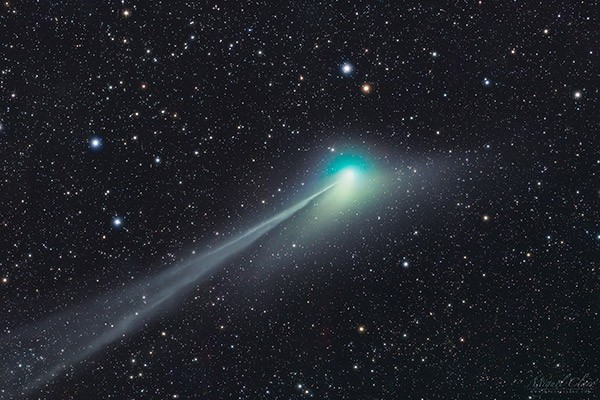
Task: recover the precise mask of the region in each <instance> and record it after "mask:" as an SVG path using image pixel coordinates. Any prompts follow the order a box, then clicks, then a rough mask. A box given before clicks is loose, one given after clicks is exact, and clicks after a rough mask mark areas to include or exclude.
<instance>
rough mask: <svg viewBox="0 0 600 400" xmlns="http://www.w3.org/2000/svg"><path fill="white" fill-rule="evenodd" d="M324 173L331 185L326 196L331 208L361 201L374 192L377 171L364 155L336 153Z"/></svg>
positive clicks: (338, 207)
mask: <svg viewBox="0 0 600 400" xmlns="http://www.w3.org/2000/svg"><path fill="white" fill-rule="evenodd" d="M325 175H326V179H327V180H328V181H329V182H331V184H332V185H333V187H332V188H331V191H330V193H329V194H328V196H327V197H328V199H327V200H328V201H327V202H328V203H330V205H331V206H332V207H333V208H337V209H340V206H344V205H349V204H351V203H361V202H362V201H364V200H365V199H366V198H368V197H370V196H372V195H374V194H375V190H374V189H375V188H376V187H377V178H378V173H377V170H376V168H375V164H374V163H373V162H372V161H371V160H369V159H368V158H367V157H366V156H364V155H361V154H341V155H338V156H337V157H335V158H334V159H332V160H330V162H329V164H328V165H327V168H326V172H325Z"/></svg>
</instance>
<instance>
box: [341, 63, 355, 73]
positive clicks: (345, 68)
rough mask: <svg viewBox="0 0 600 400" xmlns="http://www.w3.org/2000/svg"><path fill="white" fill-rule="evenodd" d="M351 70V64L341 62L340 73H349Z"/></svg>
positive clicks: (352, 68)
mask: <svg viewBox="0 0 600 400" xmlns="http://www.w3.org/2000/svg"><path fill="white" fill-rule="evenodd" d="M352 71H354V67H353V66H352V64H350V63H343V64H342V73H343V74H344V75H350V74H351V73H352Z"/></svg>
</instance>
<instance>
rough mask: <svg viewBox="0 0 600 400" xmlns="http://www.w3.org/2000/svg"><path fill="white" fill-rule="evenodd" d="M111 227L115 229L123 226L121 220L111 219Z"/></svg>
mask: <svg viewBox="0 0 600 400" xmlns="http://www.w3.org/2000/svg"><path fill="white" fill-rule="evenodd" d="M112 226H114V227H115V228H120V227H121V226H123V218H121V217H113V219H112Z"/></svg>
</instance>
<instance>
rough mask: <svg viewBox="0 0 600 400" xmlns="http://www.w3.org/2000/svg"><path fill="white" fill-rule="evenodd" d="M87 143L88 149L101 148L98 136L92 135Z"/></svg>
mask: <svg viewBox="0 0 600 400" xmlns="http://www.w3.org/2000/svg"><path fill="white" fill-rule="evenodd" d="M88 143H89V145H90V149H92V150H93V151H100V150H102V145H103V143H102V138H101V137H99V136H92V137H91V138H90V140H89V141H88Z"/></svg>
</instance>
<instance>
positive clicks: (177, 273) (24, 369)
mask: <svg viewBox="0 0 600 400" xmlns="http://www.w3.org/2000/svg"><path fill="white" fill-rule="evenodd" d="M334 185H335V183H334V184H332V185H330V186H328V187H326V188H325V189H323V190H321V191H319V192H317V193H315V194H313V195H311V196H309V197H308V198H306V199H304V200H302V201H300V202H299V203H297V204H295V205H293V206H292V207H290V208H288V209H286V210H284V211H281V212H280V213H278V214H277V215H275V216H274V217H272V218H270V219H268V220H266V221H264V222H262V223H260V224H258V225H256V226H255V227H253V228H251V229H249V230H248V231H247V232H245V233H244V234H241V235H239V236H237V237H236V238H234V239H232V240H230V241H229V242H227V243H225V244H224V245H222V246H221V247H219V248H217V249H216V250H212V251H209V252H207V253H205V254H203V255H200V256H198V257H195V258H193V259H191V260H189V261H186V262H183V263H180V264H177V265H174V266H173V267H171V268H169V269H168V270H166V271H164V272H161V273H159V274H157V275H155V276H153V277H151V278H149V279H147V280H145V281H144V282H141V283H137V284H131V285H129V286H127V287H124V288H121V289H120V290H117V291H115V292H111V293H107V294H105V295H103V296H100V297H97V298H95V299H94V300H92V301H90V302H87V303H84V304H81V305H79V306H76V307H73V308H71V309H68V310H66V311H63V312H60V313H57V314H56V315H53V316H51V317H50V318H48V319H46V320H43V321H39V322H36V323H33V324H32V325H30V326H26V327H24V328H21V329H18V330H17V331H14V332H10V333H7V334H4V335H3V336H2V342H1V344H0V357H2V359H3V360H4V361H5V364H4V365H5V368H3V371H2V372H1V373H0V374H1V375H0V376H1V377H2V378H1V379H0V381H2V382H4V383H5V384H4V385H3V386H0V394H7V395H19V394H21V395H24V394H25V393H27V392H31V391H33V390H35V389H37V388H39V387H41V386H42V385H44V384H46V383H48V382H49V381H51V380H52V379H54V378H56V377H58V376H60V375H61V374H63V373H65V372H66V371H67V370H68V369H69V368H73V367H75V365H76V364H77V363H79V362H81V361H83V360H85V359H87V358H89V357H91V356H93V355H94V354H96V353H98V352H99V351H100V350H102V349H103V348H104V347H106V346H108V345H109V344H111V343H113V342H115V341H117V340H119V339H122V338H126V337H128V336H129V335H131V334H132V333H134V332H136V331H137V330H139V329H141V328H142V327H143V326H144V325H145V324H147V323H148V322H149V321H151V320H152V319H153V318H155V317H157V316H159V315H161V314H163V313H165V312H167V311H169V310H170V309H172V308H173V307H174V306H175V305H177V304H179V302H180V301H181V300H182V298H183V297H184V296H183V295H184V294H185V293H187V292H188V291H189V290H191V289H192V288H193V287H194V286H195V284H197V283H198V282H199V281H200V280H201V279H202V278H206V277H207V276H209V275H210V273H211V272H213V271H214V270H215V269H216V268H217V267H218V266H220V265H222V264H223V263H224V261H226V260H227V259H228V258H230V257H232V256H234V255H236V254H239V253H240V252H241V251H243V250H245V249H247V248H248V247H249V246H250V245H251V244H252V243H254V242H255V241H256V240H257V239H259V238H260V237H261V236H263V235H264V234H266V233H267V232H269V231H270V230H272V229H273V228H275V227H276V226H277V225H279V224H281V223H282V222H284V221H285V220H287V219H288V218H290V217H291V216H292V215H294V214H295V213H297V212H298V211H300V210H302V209H303V208H304V207H306V206H307V205H308V204H309V203H310V202H311V201H312V200H313V199H315V198H316V197H317V196H319V195H321V194H322V193H324V192H326V191H327V190H329V189H331V188H332V187H333V186H334ZM0 397H1V396H0Z"/></svg>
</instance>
